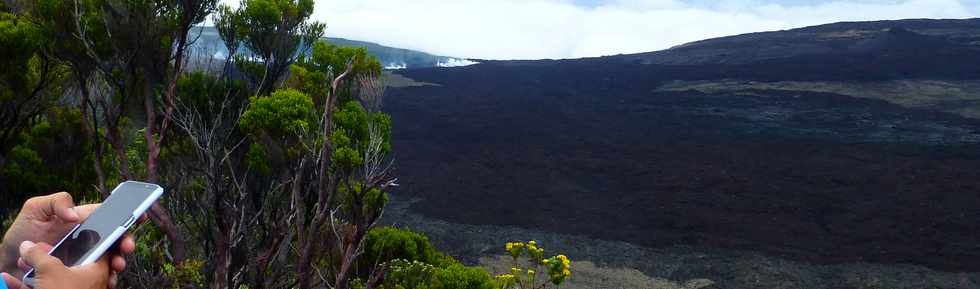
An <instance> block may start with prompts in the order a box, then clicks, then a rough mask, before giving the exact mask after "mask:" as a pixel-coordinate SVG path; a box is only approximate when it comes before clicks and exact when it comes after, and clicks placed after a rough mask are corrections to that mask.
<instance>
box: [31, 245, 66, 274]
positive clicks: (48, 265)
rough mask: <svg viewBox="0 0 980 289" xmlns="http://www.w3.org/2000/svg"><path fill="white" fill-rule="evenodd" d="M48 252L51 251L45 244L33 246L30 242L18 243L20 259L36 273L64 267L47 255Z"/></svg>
mask: <svg viewBox="0 0 980 289" xmlns="http://www.w3.org/2000/svg"><path fill="white" fill-rule="evenodd" d="M49 251H51V245H48V244H45V243H36V244H35V243H34V242H31V241H24V242H23V243H20V258H21V259H23V260H24V263H26V264H27V265H28V266H31V267H33V268H34V270H37V271H38V273H41V272H44V271H48V270H55V269H58V268H64V267H65V264H63V263H61V260H58V258H55V257H53V256H51V255H48V252H49Z"/></svg>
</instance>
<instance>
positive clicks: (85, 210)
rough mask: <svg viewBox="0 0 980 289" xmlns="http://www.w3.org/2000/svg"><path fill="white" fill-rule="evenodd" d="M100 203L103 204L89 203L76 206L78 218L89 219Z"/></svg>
mask: <svg viewBox="0 0 980 289" xmlns="http://www.w3.org/2000/svg"><path fill="white" fill-rule="evenodd" d="M100 205H102V204H88V205H81V206H77V207H75V212H77V213H78V217H79V218H78V219H79V220H85V219H88V216H89V215H92V212H95V209H98V208H99V206H100Z"/></svg>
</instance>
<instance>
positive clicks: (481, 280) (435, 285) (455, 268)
mask: <svg viewBox="0 0 980 289" xmlns="http://www.w3.org/2000/svg"><path fill="white" fill-rule="evenodd" d="M428 288H429V289H496V288H497V283H496V282H495V281H494V279H493V278H492V277H490V273H487V270H486V269H483V268H480V267H466V266H463V265H461V264H453V265H450V266H448V267H446V268H439V269H436V270H435V272H434V273H433V274H432V280H430V282H429V286H428Z"/></svg>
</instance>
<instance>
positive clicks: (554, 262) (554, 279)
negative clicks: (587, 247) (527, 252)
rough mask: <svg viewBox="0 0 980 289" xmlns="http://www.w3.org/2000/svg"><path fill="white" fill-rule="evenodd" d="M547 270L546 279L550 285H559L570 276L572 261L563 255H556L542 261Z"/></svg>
mask: <svg viewBox="0 0 980 289" xmlns="http://www.w3.org/2000/svg"><path fill="white" fill-rule="evenodd" d="M542 263H544V266H545V267H547V268H548V277H549V280H551V283H552V284H555V286H557V285H561V283H562V282H565V279H568V278H569V277H571V276H572V266H571V265H572V261H571V260H569V259H568V257H567V256H565V255H558V256H554V257H551V258H548V259H545V260H544V261H542Z"/></svg>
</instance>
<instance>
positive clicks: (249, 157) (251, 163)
mask: <svg viewBox="0 0 980 289" xmlns="http://www.w3.org/2000/svg"><path fill="white" fill-rule="evenodd" d="M267 155H268V153H267V152H266V150H265V147H264V146H262V145H261V144H258V143H251V144H249V146H248V152H246V153H245V164H246V165H248V168H249V169H251V170H254V171H256V172H259V173H261V174H263V175H268V174H270V173H272V167H270V166H269V162H268V156H267Z"/></svg>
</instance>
